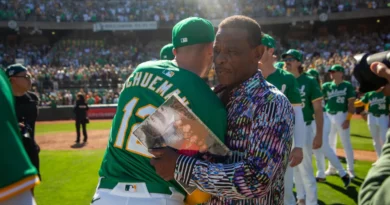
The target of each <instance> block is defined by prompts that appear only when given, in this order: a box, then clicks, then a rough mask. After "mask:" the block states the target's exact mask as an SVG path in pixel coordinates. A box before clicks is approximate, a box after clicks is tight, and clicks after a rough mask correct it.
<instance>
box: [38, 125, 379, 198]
mask: <svg viewBox="0 0 390 205" xmlns="http://www.w3.org/2000/svg"><path fill="white" fill-rule="evenodd" d="M110 124H111V123H107V122H99V121H96V122H92V123H91V124H89V128H90V130H93V129H95V130H104V129H109V128H110V126H111V125H110ZM351 127H352V130H351V139H352V144H353V147H354V149H359V150H373V146H372V139H371V137H370V134H369V132H368V128H367V124H366V122H364V121H363V120H360V119H355V120H353V121H352V124H351ZM67 131H69V132H73V131H74V123H73V122H72V123H61V124H56V125H47V124H45V125H37V132H38V133H40V134H45V133H54V132H67ZM339 141H340V140H339ZM103 154H104V150H72V151H45V150H44V151H42V152H41V155H40V158H41V173H42V176H43V182H42V183H41V184H40V185H39V186H38V187H37V188H36V189H35V193H36V194H35V195H36V199H37V202H38V204H39V205H57V204H58V205H86V204H89V203H90V202H91V199H92V196H93V194H94V192H95V188H96V185H97V181H98V169H99V167H100V163H101V160H102V157H103ZM371 164H372V162H364V161H355V172H356V175H357V177H356V178H355V179H354V180H353V181H352V185H351V187H349V188H348V189H344V188H343V185H342V181H341V179H340V178H339V177H337V176H330V177H327V182H326V183H318V197H319V204H348V205H353V204H357V203H356V202H357V195H358V192H359V187H360V185H361V184H362V182H363V180H364V178H365V176H366V175H367V172H368V170H369V168H370V167H371ZM343 165H344V167H345V164H344V163H343ZM314 167H315V166H314Z"/></svg>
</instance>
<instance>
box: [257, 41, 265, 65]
mask: <svg viewBox="0 0 390 205" xmlns="http://www.w3.org/2000/svg"><path fill="white" fill-rule="evenodd" d="M265 50H266V48H265V46H263V45H259V46H257V47H256V48H255V57H256V60H257V62H259V61H260V59H261V57H262V56H263V54H264V52H265Z"/></svg>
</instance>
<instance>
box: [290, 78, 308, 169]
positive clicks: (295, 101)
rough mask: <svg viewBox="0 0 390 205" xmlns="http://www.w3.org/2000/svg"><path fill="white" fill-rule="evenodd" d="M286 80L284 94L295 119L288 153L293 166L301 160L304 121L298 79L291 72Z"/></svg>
mask: <svg viewBox="0 0 390 205" xmlns="http://www.w3.org/2000/svg"><path fill="white" fill-rule="evenodd" d="M288 77H289V78H288V79H286V80H287V81H288V82H290V85H289V87H288V88H287V91H286V96H287V98H288V100H289V101H290V103H291V104H292V106H293V108H294V114H295V120H294V122H295V123H294V135H293V138H294V148H293V150H292V151H291V154H290V159H289V161H290V166H291V167H295V166H297V165H298V164H300V163H301V162H302V159H303V151H302V147H303V144H304V138H303V137H304V136H305V131H304V130H305V122H304V119H303V111H302V108H303V106H302V99H301V93H300V91H299V88H298V87H299V86H298V81H297V79H296V78H295V77H294V76H293V75H292V74H291V75H288Z"/></svg>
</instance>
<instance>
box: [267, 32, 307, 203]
mask: <svg viewBox="0 0 390 205" xmlns="http://www.w3.org/2000/svg"><path fill="white" fill-rule="evenodd" d="M262 44H263V45H264V46H265V51H264V54H263V56H262V58H261V60H260V62H259V69H260V70H261V72H262V74H263V76H264V77H265V79H266V80H267V81H268V82H270V83H271V84H273V85H274V86H275V87H277V88H278V89H279V90H280V91H281V92H282V93H283V94H284V95H286V97H287V98H288V100H289V101H290V103H291V104H292V105H293V108H294V113H295V123H294V148H293V150H292V151H291V154H290V161H291V163H290V166H288V168H287V171H286V174H285V178H284V188H285V191H284V203H285V204H287V205H289V204H291V205H292V204H295V203H296V201H295V197H294V195H293V192H292V189H293V167H295V166H297V165H298V164H300V163H301V161H302V159H303V151H302V146H303V142H304V138H303V136H304V134H305V133H304V126H305V125H304V121H303V113H302V100H301V95H300V93H299V89H298V82H297V80H296V79H295V77H294V76H293V75H292V74H291V73H289V72H287V71H285V70H283V69H276V68H275V67H274V59H275V58H274V55H273V53H274V50H275V40H274V39H273V38H272V37H271V36H270V35H267V34H264V37H263V38H262Z"/></svg>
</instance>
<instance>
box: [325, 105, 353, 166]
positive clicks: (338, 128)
mask: <svg viewBox="0 0 390 205" xmlns="http://www.w3.org/2000/svg"><path fill="white" fill-rule="evenodd" d="M327 115H328V117H329V120H330V133H329V144H330V147H331V148H332V149H333V150H334V152H335V153H336V145H337V133H338V134H339V135H340V139H341V143H342V144H343V147H344V152H345V155H346V159H347V169H348V170H349V171H352V172H353V171H354V156H353V149H352V144H351V134H350V129H351V127H349V128H348V129H343V128H342V124H343V122H344V121H345V119H346V118H347V113H346V112H338V113H336V114H335V115H331V114H329V113H327ZM329 168H335V167H333V166H332V164H331V163H330V162H329Z"/></svg>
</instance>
